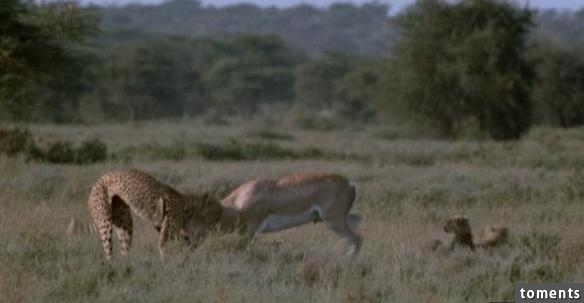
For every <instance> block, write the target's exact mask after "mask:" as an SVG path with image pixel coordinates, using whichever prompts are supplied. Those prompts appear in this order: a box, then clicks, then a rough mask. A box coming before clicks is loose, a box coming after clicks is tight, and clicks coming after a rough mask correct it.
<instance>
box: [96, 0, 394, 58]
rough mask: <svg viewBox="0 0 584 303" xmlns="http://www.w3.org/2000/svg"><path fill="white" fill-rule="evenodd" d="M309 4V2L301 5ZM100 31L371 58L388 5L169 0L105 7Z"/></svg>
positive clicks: (380, 43) (382, 42) (380, 41)
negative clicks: (237, 39) (272, 37)
mask: <svg viewBox="0 0 584 303" xmlns="http://www.w3.org/2000/svg"><path fill="white" fill-rule="evenodd" d="M307 3H310V2H307ZM102 12H103V21H102V25H103V28H104V29H106V30H119V29H122V30H128V29H130V30H137V31H142V32H147V33H155V34H164V35H178V36H185V37H191V38H202V37H217V36H219V37H221V36H235V35H238V34H242V33H258V34H277V35H280V36H282V37H283V38H284V40H285V41H286V42H287V44H289V45H291V46H292V47H293V48H296V49H303V50H305V51H306V52H307V53H309V54H317V53H321V52H323V51H328V50H335V51H339V52H345V53H351V54H361V55H372V54H381V53H382V52H383V51H384V50H385V47H386V45H387V35H388V34H389V32H390V28H389V27H387V26H386V23H387V12H388V7H387V6H386V5H384V4H381V3H374V2H371V3H367V4H364V5H361V6H356V5H352V4H349V3H339V4H334V5H331V6H330V7H328V8H326V9H317V8H315V7H312V6H309V5H299V6H294V7H291V8H284V9H278V8H274V7H270V8H261V7H258V6H254V5H252V4H238V5H233V6H229V7H225V8H216V7H212V6H202V5H201V3H200V1H197V0H172V1H167V2H164V3H162V4H160V5H139V4H132V5H127V6H122V7H115V6H114V7H106V8H103V9H102Z"/></svg>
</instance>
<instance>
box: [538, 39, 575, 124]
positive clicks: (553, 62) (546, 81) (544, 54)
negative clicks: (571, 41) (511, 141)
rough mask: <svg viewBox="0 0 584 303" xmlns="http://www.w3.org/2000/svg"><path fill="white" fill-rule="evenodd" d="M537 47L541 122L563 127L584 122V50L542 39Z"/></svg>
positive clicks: (539, 118) (539, 117)
mask: <svg viewBox="0 0 584 303" xmlns="http://www.w3.org/2000/svg"><path fill="white" fill-rule="evenodd" d="M537 45H538V47H537V48H536V49H535V52H534V57H535V58H536V60H538V61H539V64H538V66H537V78H538V79H537V86H536V88H535V91H534V99H535V103H536V118H537V122H539V123H543V124H547V125H552V126H560V127H572V126H580V125H584V56H582V50H581V49H578V47H576V48H571V47H567V46H563V45H560V44H558V43H556V42H553V41H550V40H541V41H539V42H538V44H537Z"/></svg>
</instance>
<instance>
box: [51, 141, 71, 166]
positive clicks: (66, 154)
mask: <svg viewBox="0 0 584 303" xmlns="http://www.w3.org/2000/svg"><path fill="white" fill-rule="evenodd" d="M75 154H76V153H75V149H74V148H73V144H72V143H71V142H69V141H57V142H54V143H52V144H51V145H50V146H49V149H48V150H47V152H46V153H45V155H44V157H43V158H44V160H45V161H47V162H50V163H55V164H68V163H75Z"/></svg>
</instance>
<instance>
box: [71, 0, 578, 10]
mask: <svg viewBox="0 0 584 303" xmlns="http://www.w3.org/2000/svg"><path fill="white" fill-rule="evenodd" d="M164 1H165V0H82V1H81V2H82V3H90V2H91V3H95V4H114V5H123V4H127V3H131V2H137V3H144V4H154V3H160V2H164ZM414 1H415V0H378V1H377V2H380V3H389V4H390V5H391V7H392V9H391V10H392V11H393V12H395V11H396V10H399V9H401V8H403V7H404V6H407V5H408V4H410V3H413V2H414ZM202 2H203V3H204V4H205V5H215V6H225V5H230V4H236V3H241V2H246V3H253V4H256V5H261V6H270V5H275V6H279V7H289V6H293V5H297V4H301V3H306V4H311V5H314V6H327V5H329V4H331V3H334V2H339V1H338V0H312V1H310V0H203V1H202ZM340 2H352V3H356V4H360V3H365V2H370V0H342V1H340ZM517 2H519V3H529V4H530V6H531V7H535V8H544V9H548V8H555V9H559V10H565V9H579V8H581V7H584V0H518V1H517Z"/></svg>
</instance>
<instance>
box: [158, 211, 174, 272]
mask: <svg viewBox="0 0 584 303" xmlns="http://www.w3.org/2000/svg"><path fill="white" fill-rule="evenodd" d="M171 221H172V220H170V219H169V216H167V215H165V216H164V219H163V220H162V226H161V228H160V236H159V237H160V238H159V242H158V251H159V252H160V259H162V260H163V261H164V260H165V253H164V248H165V246H166V244H167V243H168V242H169V241H170V240H173V239H175V238H176V236H177V235H178V231H179V230H178V227H177V226H176V224H175V222H171Z"/></svg>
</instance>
